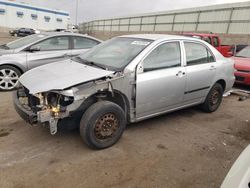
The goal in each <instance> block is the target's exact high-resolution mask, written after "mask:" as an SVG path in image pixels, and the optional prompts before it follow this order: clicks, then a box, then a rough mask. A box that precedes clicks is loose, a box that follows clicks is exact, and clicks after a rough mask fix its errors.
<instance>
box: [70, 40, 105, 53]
mask: <svg viewBox="0 0 250 188" xmlns="http://www.w3.org/2000/svg"><path fill="white" fill-rule="evenodd" d="M72 40H73V49H72V56H77V55H80V54H82V53H85V52H86V51H88V50H89V49H90V48H93V47H94V46H96V45H98V44H99V43H100V42H99V41H96V40H93V39H90V38H87V37H81V36H73V37H72Z"/></svg>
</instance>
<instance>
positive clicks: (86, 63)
mask: <svg viewBox="0 0 250 188" xmlns="http://www.w3.org/2000/svg"><path fill="white" fill-rule="evenodd" d="M74 59H75V60H80V62H81V63H84V64H85V65H91V66H95V67H98V68H101V69H104V70H107V68H106V67H105V66H104V65H100V64H98V63H95V62H93V61H88V60H86V59H82V58H81V57H79V56H77V57H75V58H74Z"/></svg>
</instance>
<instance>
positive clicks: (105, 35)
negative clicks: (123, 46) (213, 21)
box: [88, 31, 250, 45]
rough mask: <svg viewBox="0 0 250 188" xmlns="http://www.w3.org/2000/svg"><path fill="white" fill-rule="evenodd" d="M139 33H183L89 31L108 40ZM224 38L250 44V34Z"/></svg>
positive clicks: (224, 39) (223, 37)
mask: <svg viewBox="0 0 250 188" xmlns="http://www.w3.org/2000/svg"><path fill="white" fill-rule="evenodd" d="M139 33H144V34H145V33H158V34H175V35H178V34H181V32H150V31H148V32H145V31H143V32H135V31H134V32H132V31H113V32H110V31H91V32H88V34H89V35H91V36H93V37H96V38H99V39H102V40H107V39H110V38H112V37H115V36H120V35H128V34H139ZM219 36H220V37H221V39H222V43H223V44H229V45H233V44H249V45H250V34H249V35H242V34H219Z"/></svg>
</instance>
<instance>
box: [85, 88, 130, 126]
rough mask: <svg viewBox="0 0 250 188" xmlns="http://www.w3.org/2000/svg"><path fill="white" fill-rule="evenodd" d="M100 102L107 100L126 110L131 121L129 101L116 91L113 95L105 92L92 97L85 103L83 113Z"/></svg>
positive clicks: (127, 117)
mask: <svg viewBox="0 0 250 188" xmlns="http://www.w3.org/2000/svg"><path fill="white" fill-rule="evenodd" d="M99 100H107V101H110V102H113V103H115V104H117V105H119V106H120V107H121V108H122V109H123V110H124V112H125V115H126V119H127V121H128V122H129V121H130V119H129V118H130V116H129V112H130V110H129V109H130V108H129V101H128V99H127V97H126V96H125V95H124V94H122V93H121V92H119V91H114V93H113V94H112V93H111V92H109V91H103V92H99V93H96V94H94V95H92V96H91V97H89V98H88V99H87V100H86V101H84V102H83V104H82V107H81V111H86V110H87V109H88V108H89V107H90V106H91V105H92V104H94V103H96V102H98V101H99Z"/></svg>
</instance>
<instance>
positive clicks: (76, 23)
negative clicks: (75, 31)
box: [76, 0, 78, 25]
mask: <svg viewBox="0 0 250 188" xmlns="http://www.w3.org/2000/svg"><path fill="white" fill-rule="evenodd" d="M77 24H78V0H76V25H77Z"/></svg>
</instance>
